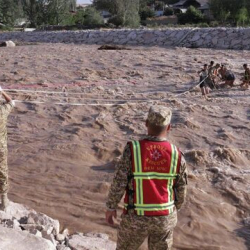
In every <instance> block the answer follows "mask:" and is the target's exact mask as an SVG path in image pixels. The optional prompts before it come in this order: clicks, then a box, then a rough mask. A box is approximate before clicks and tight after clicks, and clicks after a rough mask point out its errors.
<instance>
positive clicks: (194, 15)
mask: <svg viewBox="0 0 250 250" xmlns="http://www.w3.org/2000/svg"><path fill="white" fill-rule="evenodd" d="M203 21H204V16H203V15H202V13H201V12H200V11H199V10H197V9H196V8H195V7H193V6H190V7H189V8H188V9H187V12H186V13H182V14H179V15H178V22H179V24H186V23H202V22H203Z"/></svg>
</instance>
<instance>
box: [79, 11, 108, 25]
mask: <svg viewBox="0 0 250 250" xmlns="http://www.w3.org/2000/svg"><path fill="white" fill-rule="evenodd" d="M83 24H84V25H86V26H89V27H96V26H99V25H102V24H103V18H102V17H101V15H100V13H99V12H98V11H96V9H94V8H92V7H89V8H87V9H86V10H85V13H84V21H83Z"/></svg>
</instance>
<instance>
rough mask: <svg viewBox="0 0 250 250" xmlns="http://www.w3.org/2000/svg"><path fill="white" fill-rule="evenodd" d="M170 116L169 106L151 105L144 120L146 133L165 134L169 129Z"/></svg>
mask: <svg viewBox="0 0 250 250" xmlns="http://www.w3.org/2000/svg"><path fill="white" fill-rule="evenodd" d="M171 117H172V111H171V109H170V108H167V107H165V106H161V105H155V106H151V107H150V109H149V111H148V117H147V120H146V126H147V128H148V135H151V136H166V135H167V133H168V131H169V130H170V121H171Z"/></svg>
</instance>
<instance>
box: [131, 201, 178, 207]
mask: <svg viewBox="0 0 250 250" xmlns="http://www.w3.org/2000/svg"><path fill="white" fill-rule="evenodd" d="M173 204H174V201H171V202H168V203H162V204H138V203H136V204H135V205H136V206H138V207H143V208H144V207H168V206H171V205H173Z"/></svg>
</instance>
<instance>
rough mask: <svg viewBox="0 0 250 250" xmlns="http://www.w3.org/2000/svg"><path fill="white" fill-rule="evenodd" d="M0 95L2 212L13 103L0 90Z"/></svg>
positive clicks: (5, 193)
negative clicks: (9, 125)
mask: <svg viewBox="0 0 250 250" xmlns="http://www.w3.org/2000/svg"><path fill="white" fill-rule="evenodd" d="M0 93H1V94H2V96H3V97H4V99H5V101H6V102H5V103H3V104H0V196H1V204H0V209H1V210H4V209H5V208H6V207H7V205H8V197H7V192H8V164H7V154H8V148H7V118H8V115H9V113H10V112H11V110H12V109H13V107H14V106H15V103H14V101H12V99H11V98H10V97H9V96H8V95H7V94H6V93H5V92H4V91H3V90H2V88H1V87H0Z"/></svg>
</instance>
